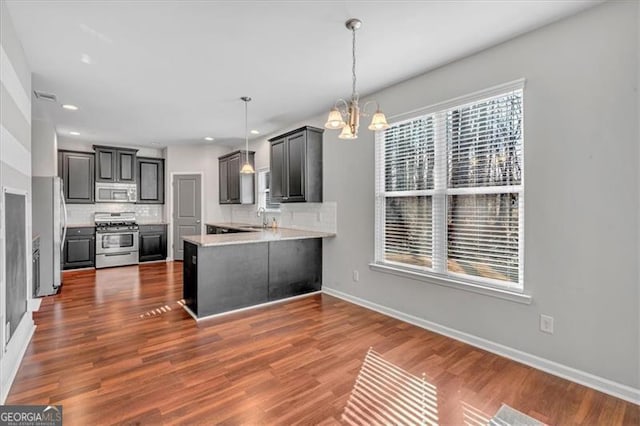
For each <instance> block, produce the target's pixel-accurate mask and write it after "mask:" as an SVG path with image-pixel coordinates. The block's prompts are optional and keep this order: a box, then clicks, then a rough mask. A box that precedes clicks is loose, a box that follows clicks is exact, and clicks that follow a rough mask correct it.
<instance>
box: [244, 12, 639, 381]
mask: <svg viewBox="0 0 640 426" xmlns="http://www.w3.org/2000/svg"><path fill="white" fill-rule="evenodd" d="M638 23H639V17H638V5H637V3H636V2H610V3H605V4H604V5H601V6H597V7H595V8H593V9H590V10H587V11H585V12H582V13H580V14H578V15H576V16H573V17H570V18H568V19H565V20H562V21H559V22H556V23H554V24H551V25H549V26H547V27H544V28H542V29H540V30H537V31H534V32H531V33H529V34H525V35H523V36H521V37H518V38H515V39H513V40H510V41H508V42H506V43H503V44H501V45H498V46H496V47H493V48H490V49H487V50H485V51H483V52H480V53H478V54H475V55H472V56H470V57H468V58H465V59H462V60H460V61H456V62H453V63H451V64H448V65H446V66H444V67H441V68H439V69H436V70H433V71H430V72H428V73H426V74H424V75H421V76H418V77H415V78H413V79H410V80H408V81H405V82H403V83H401V84H398V85H395V86H393V87H390V88H388V89H385V90H383V91H381V92H379V93H376V94H374V95H373V96H372V97H371V98H375V99H376V100H378V101H379V102H380V104H381V105H382V107H383V109H384V110H385V112H386V113H387V116H388V117H389V116H393V115H398V114H402V113H405V112H408V111H412V110H415V109H418V108H422V107H426V106H429V105H433V104H436V103H438V102H442V101H446V100H449V99H453V98H456V97H458V96H461V95H466V94H469V93H472V92H475V91H478V90H482V89H485V88H489V87H492V86H494V85H497V84H501V83H506V82H509V81H513V80H516V79H519V78H522V77H524V78H526V80H527V81H526V88H525V98H524V99H525V100H524V102H525V153H524V159H525V160H524V161H525V242H524V243H525V278H524V286H525V292H526V293H528V294H530V295H532V296H533V302H532V304H531V305H523V304H519V303H515V302H510V301H506V300H501V299H497V298H494V297H491V296H485V295H479V294H475V293H471V292H466V291H462V290H457V289H453V288H448V287H441V286H438V285H434V284H430V283H427V282H422V281H415V280H411V279H406V278H400V277H397V276H394V275H388V274H384V273H380V272H374V271H371V270H370V269H369V267H368V265H369V263H370V262H372V261H373V259H374V138H373V134H372V133H371V132H369V131H368V130H366V125H367V124H368V123H366V122H364V121H363V123H362V126H361V130H360V136H359V139H357V140H355V141H343V140H340V139H338V137H337V135H338V133H337V132H335V131H329V130H327V131H325V134H324V164H325V169H324V170H325V171H324V188H325V193H324V195H325V197H324V199H325V201H336V202H337V205H338V211H339V214H338V225H337V231H338V236H337V237H336V238H335V239H329V240H326V242H325V246H324V271H323V274H324V284H323V285H324V288H325V289H329V290H331V289H334V290H338V291H340V292H342V293H346V294H348V295H350V296H355V297H357V298H360V299H363V300H365V301H366V302H371V303H375V304H378V305H382V306H384V307H387V308H391V309H394V310H396V311H399V312H400V313H402V314H406V315H411V316H414V317H417V318H418V319H420V320H424V321H429V322H431V323H435V324H438V325H441V326H444V327H448V328H450V329H453V330H456V331H459V332H462V333H466V334H468V335H471V336H473V337H474V338H479V339H485V340H487V341H489V342H493V343H497V344H499V345H504V346H506V347H508V348H510V349H515V350H519V351H522V352H525V353H526V354H530V355H533V356H537V357H540V358H544V359H546V360H550V361H552V362H555V363H559V364H562V365H564V366H568V367H571V368H574V369H577V370H581V371H583V372H587V373H591V374H594V375H596V376H599V377H601V378H604V379H607V380H611V381H614V382H617V383H619V384H622V385H626V386H629V387H633V388H636V389H637V388H639V387H640V371H639V370H640V365H639V363H640V316H639V315H640V314H639V312H640V306H639V305H640V300H639V297H640V294H639V291H638V284H639V271H638V263H639V255H640V253H639V250H638V243H639V241H640V238H639V236H640V233H639V227H638V223H639V216H638V205H639V204H638V203H639V200H640V199H639V194H640V183H639V176H638V168H639V167H638V166H639V165H640V152H639V149H638V145H639V143H638V136H639V134H640V133H639V129H638V117H639V115H638V113H639V111H638V94H637V87H638V80H639V78H640V77H639V74H638V64H637V60H638V46H639V41H638V33H637V31H638ZM411 54H420V52H407V55H411ZM328 58H329V61H330V60H331V57H330V56H329V57H328ZM380 60H381V61H383V60H384V58H383V57H381V58H380ZM332 65H334V64H332V63H331V62H329V63H328V64H327V66H328V68H331V67H332ZM335 65H336V66H337V65H338V64H335ZM360 73H361V74H362V78H366V77H365V75H366V70H361V72H360ZM345 78H348V75H347V76H345ZM338 95H339V94H336V96H338ZM325 120H326V115H324V114H323V115H322V116H318V117H313V118H310V119H308V120H305V121H304V122H302V123H296V124H295V125H292V126H290V128H291V129H294V128H296V127H298V126H299V125H302V124H310V125H315V126H318V127H321V126H323V124H324V121H325ZM285 130H287V129H282V131H285ZM266 144H267V142H266V138H265V139H264V140H261V141H259V142H257V143H255V144H254V146H253V147H252V149H255V150H256V151H257V154H256V158H257V159H258V161H257V163H258V167H260V166H262V165H263V164H264V162H265V160H264V158H265V155H267V154H266V150H267V145H266ZM267 161H268V160H267ZM353 270H358V271H359V272H360V280H359V282H357V283H356V282H353V281H352V271H353ZM541 313H544V314H547V315H551V316H553V317H554V318H555V333H554V334H553V335H548V334H543V333H541V332H540V331H539V315H540V314H541Z"/></svg>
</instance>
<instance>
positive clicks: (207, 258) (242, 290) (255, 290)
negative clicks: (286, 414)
mask: <svg viewBox="0 0 640 426" xmlns="http://www.w3.org/2000/svg"><path fill="white" fill-rule="evenodd" d="M210 227H213V228H216V229H224V230H227V232H224V233H220V234H205V235H195V236H186V237H184V264H183V268H184V269H183V297H184V299H185V304H186V306H187V308H188V309H189V310H190V311H191V313H192V314H193V315H194V316H195V317H196V318H197V319H201V318H203V317H206V316H210V315H215V314H219V313H223V312H228V311H232V310H235V309H240V308H246V307H250V306H255V305H260V304H263V303H267V302H272V301H276V300H280V299H286V298H288V297H294V296H299V295H303V294H306V293H311V292H314V291H319V290H320V288H321V286H322V239H323V238H328V237H334V236H335V234H332V233H327V232H316V231H304V230H299V229H287V228H277V229H271V228H264V229H263V228H260V227H256V226H252V225H242V224H207V228H210Z"/></svg>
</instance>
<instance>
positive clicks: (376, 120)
mask: <svg viewBox="0 0 640 426" xmlns="http://www.w3.org/2000/svg"><path fill="white" fill-rule="evenodd" d="M345 26H346V27H347V29H348V30H349V31H351V34H352V50H351V53H352V59H353V61H352V67H351V79H352V87H351V100H350V101H349V102H347V101H345V100H344V99H338V100H337V101H336V104H335V106H334V107H333V108H332V109H331V111H330V112H329V117H327V122H326V123H325V124H324V127H325V128H327V129H331V130H338V129H342V131H341V132H340V135H338V137H339V138H340V139H357V138H358V127H359V126H360V115H361V114H362V116H363V117H368V116H369V115H372V118H371V124H369V127H368V129H369V130H373V131H378V130H385V129H388V128H389V124H388V123H387V118H386V117H385V116H384V113H383V112H382V110H381V109H380V105H378V103H377V102H375V101H369V102H367V103H365V104H364V106H363V107H362V112H360V106H359V105H358V102H359V100H360V96H359V95H358V91H357V90H356V30H357V29H358V28H360V27H361V26H362V21H360V20H359V19H355V18H352V19H349V20H348V21H347V22H345ZM369 104H375V105H376V110H375V113H374V114H367V112H366V108H367V106H368V105H369Z"/></svg>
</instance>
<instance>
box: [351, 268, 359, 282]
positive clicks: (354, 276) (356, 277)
mask: <svg viewBox="0 0 640 426" xmlns="http://www.w3.org/2000/svg"><path fill="white" fill-rule="evenodd" d="M353 281H354V282H356V283H357V282H358V281H360V273H359V272H358V270H357V269H354V270H353Z"/></svg>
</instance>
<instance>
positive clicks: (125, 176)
mask: <svg viewBox="0 0 640 426" xmlns="http://www.w3.org/2000/svg"><path fill="white" fill-rule="evenodd" d="M116 154H117V157H116V158H117V162H116V164H117V167H116V170H117V172H118V176H117V179H116V180H117V181H118V182H126V183H135V182H136V150H132V151H128V150H127V151H125V150H121V149H119V150H117V151H116Z"/></svg>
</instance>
